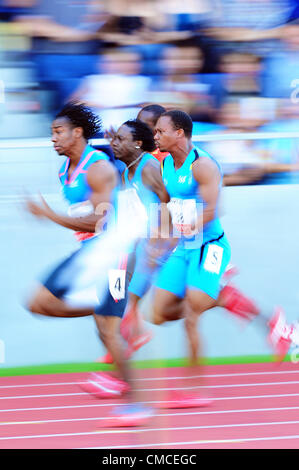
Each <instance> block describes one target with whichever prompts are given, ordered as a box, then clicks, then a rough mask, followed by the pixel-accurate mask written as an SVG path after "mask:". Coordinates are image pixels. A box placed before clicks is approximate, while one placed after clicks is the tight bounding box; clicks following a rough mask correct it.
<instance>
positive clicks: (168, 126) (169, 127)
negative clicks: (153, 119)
mask: <svg viewBox="0 0 299 470" xmlns="http://www.w3.org/2000/svg"><path fill="white" fill-rule="evenodd" d="M177 139H178V130H177V129H175V128H174V126H173V123H172V120H171V118H170V117H169V116H161V117H160V118H159V119H158V121H157V124H156V127H155V143H156V146H157V147H158V148H159V149H160V150H161V152H170V151H171V149H172V148H173V146H174V145H175V144H176V142H177Z"/></svg>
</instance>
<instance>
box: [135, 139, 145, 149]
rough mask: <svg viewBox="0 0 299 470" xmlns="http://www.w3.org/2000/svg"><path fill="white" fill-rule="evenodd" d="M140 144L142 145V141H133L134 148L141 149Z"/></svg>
mask: <svg viewBox="0 0 299 470" xmlns="http://www.w3.org/2000/svg"><path fill="white" fill-rule="evenodd" d="M142 143H143V142H142V140H135V147H136V148H140V149H141V147H142Z"/></svg>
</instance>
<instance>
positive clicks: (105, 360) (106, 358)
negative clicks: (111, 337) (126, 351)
mask: <svg viewBox="0 0 299 470" xmlns="http://www.w3.org/2000/svg"><path fill="white" fill-rule="evenodd" d="M95 362H99V363H100V364H113V362H114V361H113V357H112V356H111V354H110V352H107V354H105V356H101V357H99V358H98V359H96V360H95Z"/></svg>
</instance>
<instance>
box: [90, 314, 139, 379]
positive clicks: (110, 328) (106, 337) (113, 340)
mask: <svg viewBox="0 0 299 470" xmlns="http://www.w3.org/2000/svg"><path fill="white" fill-rule="evenodd" d="M94 319H95V322H96V325H97V328H98V331H99V335H100V338H101V340H102V342H103V344H104V345H105V347H106V348H107V350H108V351H109V352H110V354H111V356H112V357H113V360H114V363H115V365H116V367H117V369H118V371H119V373H120V375H121V378H122V379H123V380H124V381H125V382H129V381H130V377H129V371H128V367H127V361H126V359H125V349H124V344H123V339H122V337H121V334H120V323H121V320H122V319H121V318H120V317H116V316H108V315H107V316H104V315H96V314H94Z"/></svg>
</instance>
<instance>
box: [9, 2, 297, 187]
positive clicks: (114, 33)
mask: <svg viewBox="0 0 299 470" xmlns="http://www.w3.org/2000/svg"><path fill="white" fill-rule="evenodd" d="M0 19H1V23H0V80H1V82H0V83H1V86H0V138H1V139H20V138H26V139H29V138H36V137H39V138H40V137H49V129H50V125H51V119H52V118H53V115H54V114H55V112H56V111H58V110H59V109H60V108H61V106H62V104H63V103H65V102H67V101H69V100H72V99H76V100H81V101H84V102H86V103H88V104H89V105H90V106H91V107H92V108H93V109H94V110H95V111H96V112H97V113H99V114H100V115H101V117H102V120H103V126H104V129H105V128H108V127H110V125H113V126H116V127H117V126H118V125H120V124H121V123H122V122H124V121H125V120H126V119H128V118H134V117H136V115H137V112H138V107H139V106H142V105H143V104H147V103H160V104H162V105H164V106H165V107H166V108H167V109H169V108H173V107H174V108H181V109H184V110H186V111H187V112H189V113H190V114H191V116H192V118H193V120H194V122H195V125H194V135H195V136H196V135H201V134H206V133H218V134H219V133H226V134H227V133H230V134H231V133H233V134H236V133H242V132H246V133H247V134H246V135H247V136H248V133H250V134H252V135H253V137H252V139H251V137H250V135H249V140H247V139H242V140H241V136H239V139H238V140H235V141H227V140H226V141H225V143H224V142H223V141H222V142H219V141H218V140H214V141H212V143H211V142H210V143H208V144H206V143H203V145H202V146H203V147H205V148H206V149H207V150H209V151H210V152H211V153H212V154H213V155H214V157H215V158H217V159H219V161H220V162H221V164H222V166H223V170H224V172H225V174H227V175H228V176H230V178H227V184H230V185H235V184H238V185H239V184H252V183H269V182H270V183H272V182H294V181H297V178H298V176H297V175H298V173H297V171H298V168H299V163H298V141H297V139H296V138H295V137H290V138H286V137H285V138H283V139H282V138H278V139H277V138H273V139H268V138H265V139H262V136H263V135H264V134H261V135H260V137H259V138H254V134H255V133H256V132H260V133H269V132H271V133H273V132H275V133H276V132H280V133H288V132H289V133H291V134H290V135H293V134H294V133H296V132H297V131H298V130H299V129H298V126H297V123H298V119H299V1H298V0H248V1H247V0H185V1H184V2H180V1H178V0H51V1H47V0H0ZM292 133H293V134H292ZM265 136H267V134H265ZM2 148H3V147H2Z"/></svg>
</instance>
